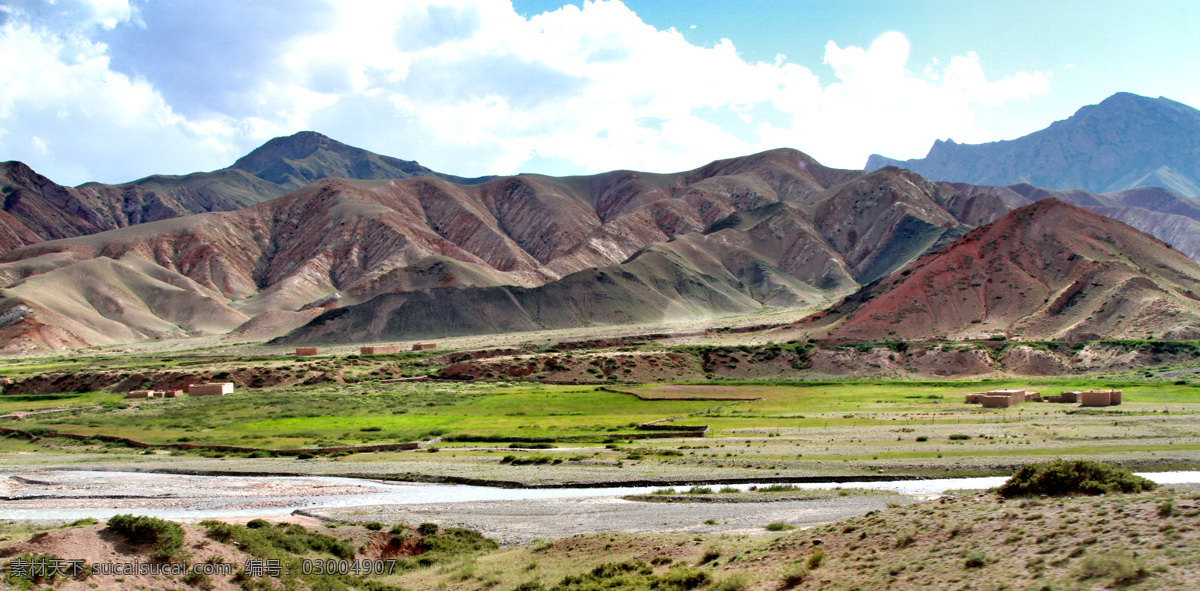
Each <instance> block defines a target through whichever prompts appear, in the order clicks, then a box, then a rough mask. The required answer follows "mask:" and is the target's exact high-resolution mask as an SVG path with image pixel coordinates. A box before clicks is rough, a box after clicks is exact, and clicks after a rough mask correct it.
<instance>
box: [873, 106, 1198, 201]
mask: <svg viewBox="0 0 1200 591" xmlns="http://www.w3.org/2000/svg"><path fill="white" fill-rule="evenodd" d="M885 166H899V167H901V168H907V169H908V170H911V171H913V172H916V173H917V174H919V175H921V176H923V177H926V178H928V179H932V180H937V181H949V182H962V183H970V184H973V185H998V186H1004V185H1015V184H1022V183H1025V184H1030V185H1034V186H1037V187H1045V188H1048V189H1083V190H1086V191H1090V192H1093V193H1109V192H1113V191H1122V190H1125V189H1131V188H1135V187H1145V186H1156V187H1164V188H1167V189H1171V190H1172V191H1175V192H1176V193H1179V194H1181V195H1187V196H1200V111H1198V110H1196V109H1194V108H1192V107H1189V106H1187V105H1184V104H1182V103H1177V102H1175V101H1173V100H1170V99H1167V98H1162V97H1159V98H1156V99H1152V98H1148V97H1144V96H1139V95H1136V94H1131V93H1127V92H1121V93H1117V94H1114V95H1113V96H1111V97H1109V98H1107V99H1105V100H1103V101H1101V102H1100V103H1099V104H1097V105H1088V106H1085V107H1083V108H1081V109H1079V110H1078V111H1077V112H1076V113H1075V114H1074V115H1072V116H1071V117H1069V118H1067V119H1065V120H1063V121H1057V122H1055V123H1053V124H1051V125H1050V126H1049V127H1047V128H1046V129H1043V130H1041V131H1036V132H1034V133H1031V134H1029V135H1026V136H1023V137H1020V138H1017V139H1014V140H1006V141H999V142H991V143H986V144H959V143H955V142H954V140H947V141H941V140H939V141H937V142H934V144H933V147H932V148H930V150H929V154H928V155H927V156H925V157H924V158H919V159H914V160H905V161H899V160H893V159H891V158H885V157H883V156H880V155H878V154H873V155H872V156H871V157H870V158H869V159H868V160H867V165H866V168H867V170H878V169H880V168H883V167H885Z"/></svg>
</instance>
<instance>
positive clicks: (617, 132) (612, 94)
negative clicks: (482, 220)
mask: <svg viewBox="0 0 1200 591" xmlns="http://www.w3.org/2000/svg"><path fill="white" fill-rule="evenodd" d="M1198 26H1200V2H1194V1H1156V2H1149V3H1146V4H1143V5H1139V6H1137V7H1134V6H1133V5H1131V4H1129V3H1128V2H1122V3H1117V2H1097V1H1088V2H1080V1H1059V2H1040V3H1035V2H982V1H979V2H962V1H936V2H935V1H921V0H912V1H904V2H900V1H865V0H863V1H843V2H766V1H756V0H749V1H743V2H718V1H715V0H699V1H691V2H650V1H643V0H627V1H625V2H619V1H615V0H614V1H598V2H575V3H571V4H567V3H563V2H561V1H560V2H550V1H546V0H515V1H514V2H508V1H506V0H403V1H399V2H397V1H392V0H375V1H371V0H360V1H353V2H336V3H333V2H328V1H325V0H294V1H290V2H254V1H236V2H235V1H229V0H211V1H208V2H202V3H201V2H143V1H134V2H132V3H131V2H129V1H128V0H57V1H56V2H53V3H50V2H46V1H45V0H19V1H14V2H0V55H3V56H5V59H3V60H0V160H22V161H24V162H26V163H28V164H30V165H31V166H33V167H34V169H35V170H38V171H39V172H42V173H43V174H45V175H47V176H49V177H50V178H51V179H53V180H55V181H58V182H61V183H66V184H77V183H82V182H84V181H88V180H99V181H104V182H122V181H129V180H133V179H136V178H140V177H142V176H146V175H148V174H152V173H169V174H181V173H187V172H192V171H196V170H212V169H216V168H221V167H224V166H228V165H229V164H231V163H232V162H233V161H234V160H235V159H237V158H238V157H239V156H241V155H244V154H245V153H247V152H248V151H250V150H251V149H253V148H254V147H256V146H258V145H260V144H262V143H263V142H265V141H266V140H268V139H270V138H271V137H275V136H279V135H287V134H291V133H294V132H296V131H300V130H305V129H311V130H315V131H318V132H321V133H324V134H326V135H329V136H331V137H333V138H335V139H338V140H341V141H344V142H346V143H349V144H352V145H357V146H361V147H363V148H367V149H370V150H373V151H376V152H380V153H383V154H387V155H391V156H396V157H400V158H406V159H414V160H418V161H420V162H421V163H422V164H425V165H426V166H430V167H431V168H434V169H435V170H441V171H445V172H450V173H454V174H461V175H480V174H508V173H514V172H542V173H548V174H579V173H593V172H600V171H604V170H611V169H616V168H632V169H640V170H650V171H673V170H683V169H688V168H694V167H697V166H700V165H703V164H704V163H706V162H708V161H710V160H712V159H715V158H723V157H729V156H736V155H741V154H747V153H752V152H755V151H759V150H764V149H770V148H775V147H780V146H787V147H793V148H797V149H799V150H802V151H804V152H807V153H809V154H810V155H812V156H814V157H816V158H817V159H818V160H820V161H822V162H824V163H826V164H829V165H832V166H840V167H847V168H854V167H861V166H862V165H863V163H864V162H865V160H866V157H867V156H868V155H869V154H871V153H881V154H884V155H887V156H891V157H897V158H911V157H919V156H923V155H924V154H925V152H926V151H927V150H928V148H929V146H930V144H932V142H933V140H935V139H945V138H953V139H955V140H956V141H960V142H982V141H993V140H998V139H1010V138H1013V137H1018V136H1020V135H1023V134H1026V133H1029V132H1031V131H1035V130H1037V129H1040V128H1043V127H1045V126H1046V125H1048V124H1049V123H1051V122H1052V121H1055V120H1058V119H1062V118H1065V117H1067V116H1069V115H1070V114H1071V113H1073V112H1074V111H1075V110H1076V109H1078V108H1079V107H1081V106H1083V105H1086V104H1093V103H1096V102H1099V101H1100V100H1102V99H1104V98H1105V97H1107V96H1109V95H1111V94H1113V93H1115V92H1119V91H1129V92H1134V93H1138V94H1143V95H1147V96H1166V97H1168V98H1171V99H1174V100H1177V101H1180V102H1183V103H1185V104H1190V105H1192V106H1200V77H1197V76H1195V75H1194V71H1195V65H1194V64H1195V62H1196V60H1197V58H1198V57H1200V35H1196V34H1195V31H1196V30H1197V29H1198Z"/></svg>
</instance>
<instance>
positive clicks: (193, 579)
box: [183, 571, 214, 591]
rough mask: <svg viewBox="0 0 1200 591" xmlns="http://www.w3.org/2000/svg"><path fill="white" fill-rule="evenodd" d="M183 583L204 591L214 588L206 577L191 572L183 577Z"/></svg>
mask: <svg viewBox="0 0 1200 591" xmlns="http://www.w3.org/2000/svg"><path fill="white" fill-rule="evenodd" d="M183 582H184V583H187V584H188V586H190V587H195V588H196V589H204V591H211V590H212V589H213V588H214V586H213V582H212V579H211V578H210V577H209V576H208V575H206V574H204V573H202V572H197V571H192V572H189V573H188V574H186V575H184V576H183Z"/></svg>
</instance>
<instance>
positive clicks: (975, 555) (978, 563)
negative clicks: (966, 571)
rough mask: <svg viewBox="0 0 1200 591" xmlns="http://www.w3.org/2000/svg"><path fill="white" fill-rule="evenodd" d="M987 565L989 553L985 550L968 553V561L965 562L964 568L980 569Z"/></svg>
mask: <svg viewBox="0 0 1200 591" xmlns="http://www.w3.org/2000/svg"><path fill="white" fill-rule="evenodd" d="M985 565H987V553H986V552H984V551H983V550H976V551H974V552H968V553H967V556H966V560H964V561H963V566H965V567H967V568H980V567H982V566H985Z"/></svg>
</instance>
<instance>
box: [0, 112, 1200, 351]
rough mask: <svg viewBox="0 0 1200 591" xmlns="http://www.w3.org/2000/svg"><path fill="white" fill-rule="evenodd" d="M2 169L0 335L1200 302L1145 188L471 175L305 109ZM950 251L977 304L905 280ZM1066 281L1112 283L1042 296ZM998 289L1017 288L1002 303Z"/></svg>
mask: <svg viewBox="0 0 1200 591" xmlns="http://www.w3.org/2000/svg"><path fill="white" fill-rule="evenodd" d="M1139 98H1140V97H1139ZM1106 102H1108V101H1106ZM1097 108H1098V107H1097ZM0 171H3V176H2V178H0V181H2V185H0V187H2V188H3V191H4V193H5V197H6V199H5V207H4V211H2V212H0V352H9V353H15V352H23V351H30V350H38V349H62V348H72V347H83V346H91V345H107V344H115V343H126V342H134V341H139V340H144V339H150V338H173V337H183V336H189V335H203V334H230V335H233V336H236V337H239V338H249V339H268V338H278V340H279V341H280V342H289V343H293V342H294V343H301V342H329V341H340V342H355V341H380V340H409V339H417V338H431V337H441V336H448V335H463V334H486V333H497V332H508V331H520V330H536V329H543V328H563V327H579V326H588V325H597V324H616V323H629V322H659V321H668V320H673V319H689V318H700V317H709V316H713V315H725V314H739V313H747V312H753V311H756V310H759V309H762V308H764V307H804V306H822V307H823V306H828V305H830V304H834V306H833V308H832V309H831V311H830V312H828V313H823V314H818V315H817V316H815V317H814V318H812V319H809V320H808V321H807V322H806V323H803V324H802V325H798V326H797V327H795V328H801V329H803V330H805V331H810V332H811V333H812V334H815V335H823V336H827V337H829V338H834V339H838V340H855V339H860V340H861V339H880V340H886V339H890V338H923V337H930V336H943V335H945V336H970V335H979V334H984V333H988V332H989V331H993V332H1005V333H1009V334H1013V335H1014V336H1015V335H1018V334H1020V335H1030V336H1037V337H1038V338H1043V337H1044V338H1067V339H1078V338H1084V337H1086V336H1089V335H1098V336H1102V337H1106V336H1113V335H1131V334H1137V335H1141V336H1144V335H1142V333H1145V332H1147V331H1149V332H1154V331H1160V332H1169V331H1172V330H1175V329H1180V328H1186V327H1189V326H1196V325H1200V322H1198V321H1197V320H1196V318H1195V317H1194V315H1193V311H1194V310H1192V308H1191V307H1190V306H1191V304H1190V303H1189V302H1192V301H1194V298H1193V297H1192V296H1189V295H1188V294H1192V295H1194V294H1195V293H1196V292H1197V290H1196V289H1194V288H1193V286H1192V284H1191V283H1189V281H1192V280H1193V279H1194V278H1196V277H1200V274H1198V273H1197V270H1196V268H1195V267H1196V266H1195V264H1194V262H1193V261H1188V259H1187V257H1189V256H1190V257H1192V258H1198V257H1200V232H1197V231H1196V230H1198V229H1200V202H1198V200H1196V199H1193V198H1190V197H1185V196H1183V195H1181V194H1179V193H1177V192H1175V191H1171V190H1169V189H1164V188H1161V187H1134V188H1128V189H1121V190H1117V191H1110V192H1107V193H1092V192H1089V191H1086V190H1082V189H1043V188H1038V187H1036V186H1033V185H1030V184H1028V183H1017V184H1013V185H1008V186H999V185H976V184H971V183H964V182H937V181H931V180H927V179H926V178H923V177H922V176H920V175H918V174H917V173H915V172H913V171H911V170H907V169H904V168H899V167H892V166H887V167H883V168H880V169H877V170H872V171H860V170H840V169H833V168H829V167H825V166H823V165H821V164H820V163H819V162H817V161H815V160H813V159H812V158H810V157H808V156H806V155H805V154H803V153H801V152H798V151H795V150H790V149H780V150H772V151H768V152H763V153H759V154H753V155H750V156H744V157H740V158H731V159H727V160H720V161H716V162H712V163H710V164H708V165H705V166H702V167H700V168H697V169H694V170H689V171H683V172H678V173H670V174H656V173H644V172H637V171H612V172H607V173H602V174H596V175H588V176H574V177H549V176H544V175H536V174H521V175H515V176H505V177H482V178H475V179H465V178H459V177H454V176H452V175H446V174H442V173H438V172H435V171H432V170H429V169H427V168H424V167H421V166H420V165H418V164H416V163H415V162H409V161H404V160H399V159H395V158H390V157H386V156H381V155H377V154H373V153H371V152H368V151H365V150H361V149H359V148H354V147H351V146H347V145H345V144H341V143H339V142H336V141H334V140H332V139H330V138H327V137H325V136H322V135H320V134H317V133H313V132H303V133H299V134H295V135H293V136H288V137H283V138H276V139H274V140H271V141H270V142H267V143H266V144H265V145H263V146H262V147H260V148H259V149H257V150H255V151H254V152H252V153H250V154H249V155H247V156H246V157H244V158H242V159H240V160H238V161H237V162H236V163H234V164H233V165H232V166H230V167H228V168H226V169H222V170H219V171H215V172H209V173H195V174H193V175H187V176H184V177H148V178H147V179H142V180H140V181H136V182H134V183H127V184H124V185H100V184H96V183H89V184H85V185H81V186H79V187H73V188H72V187H63V186H59V185H57V184H55V183H53V182H52V181H50V180H49V179H47V178H45V177H42V176H41V175H38V174H37V173H36V172H34V171H32V170H31V169H29V168H28V167H27V166H25V165H23V164H21V163H16V162H10V163H6V164H4V165H3V168H0ZM1069 204H1075V205H1077V206H1079V207H1075V206H1072V205H1069ZM1081 207H1082V208H1086V209H1087V210H1088V211H1084V209H1080V208H1081ZM193 212H196V213H193ZM1063 212H1069V213H1063ZM1097 214H1101V215H1097ZM1103 216H1108V217H1103ZM1109 218H1112V219H1109ZM1098 220H1099V221H1098ZM1116 220H1121V221H1116ZM1122 221H1123V222H1125V223H1121V222H1122ZM1126 224H1128V225H1126ZM1131 226H1132V227H1131ZM996 228H1001V229H999V230H997V229H996ZM1138 229H1141V230H1144V231H1146V232H1148V233H1151V234H1154V235H1155V236H1158V238H1159V239H1155V238H1154V237H1151V236H1146V235H1144V234H1141V233H1140V232H1138ZM989 232H990V233H989ZM995 232H999V233H998V234H996V233H995ZM981 233H982V234H981ZM1076 235H1078V236H1083V237H1086V238H1079V237H1078V236H1076ZM981 236H983V237H984V238H981ZM1073 236H1075V238H1072V237H1073ZM988 237H990V238H988ZM1076 238H1078V239H1076ZM981 241H982V243H986V244H993V246H989V247H987V248H983V249H982V250H981V248H980V247H978V246H971V245H973V244H977V243H981ZM1080 241H1082V242H1080ZM1163 241H1166V242H1170V243H1171V244H1167V243H1166V242H1163ZM995 245H1000V246H995ZM1047 245H1049V246H1047ZM1104 245H1108V246H1104ZM1172 245H1173V247H1174V248H1172ZM1127 248H1128V249H1130V251H1129V252H1130V253H1137V256H1136V257H1135V256H1134V255H1133V254H1130V253H1125V254H1122V252H1123V250H1122V249H1127ZM973 249H974V250H973ZM1022 249H1034V250H1036V251H1037V252H1041V253H1042V258H1039V259H1037V260H1036V261H1032V262H1030V261H1024V259H1023V258H1022V257H1025V256H1026V255H1027V254H1028V253H1026V252H1024V250H1022ZM1106 249H1107V250H1106ZM976 251H979V252H976ZM983 251H986V253H985V254H986V256H985V254H980V253H982V252H983ZM997 252H1000V253H1002V254H996V253H997ZM946 253H954V256H958V257H959V259H961V261H967V258H965V255H962V253H975V254H973V255H972V256H975V259H973V262H970V264H967V263H966V262H960V263H956V264H948V265H943V267H944V269H943V270H941V271H939V272H938V274H937V281H938V282H943V283H947V284H951V283H952V284H953V285H955V286H956V287H955V289H958V287H961V286H960V285H959V283H962V282H963V281H965V282H966V285H967V286H969V287H971V286H972V285H973V284H974V283H976V282H977V278H972V277H967V276H966V275H964V276H963V277H960V278H958V279H954V280H953V281H952V280H951V279H949V277H950V276H951V275H954V273H959V274H970V273H976V274H978V273H979V272H981V269H991V268H993V267H995V269H996V271H995V272H996V273H997V275H996V277H1003V278H1004V279H1005V281H1006V283H1005V284H1004V285H1007V286H1012V285H1018V284H1019V288H1017V289H1015V291H1013V290H1008V291H1005V290H1000V289H998V288H991V287H988V288H984V289H983V290H980V289H976V288H978V287H980V286H973V287H971V289H974V290H975V291H977V292H978V291H982V292H986V293H985V294H984V295H980V296H979V297H980V298H983V301H985V302H987V303H988V305H985V306H983V307H982V308H980V307H978V306H976V307H974V308H973V307H970V306H968V305H967V304H960V303H959V301H958V300H957V299H953V298H951V297H950V296H945V294H940V292H937V293H935V292H930V293H928V294H924V292H921V293H923V294H924V295H922V297H923V298H925V299H926V301H927V303H929V305H933V306H934V307H933V308H931V309H930V310H927V311H926V312H920V311H919V310H917V309H916V308H913V307H912V306H914V305H915V304H912V303H911V302H909V303H904V302H906V301H908V300H904V297H902V295H903V294H910V295H911V294H912V293H918V292H919V289H918V288H917V287H913V286H914V285H916V284H914V283H910V282H909V279H911V278H915V277H923V278H927V279H928V278H929V277H932V275H930V274H929V273H930V271H922V269H926V268H931V265H933V263H931V262H930V261H931V260H932V259H930V257H937V256H944V255H945V254H946ZM1060 255H1061V256H1060ZM1122 256H1124V257H1125V258H1124V259H1121V258H1120V257H1122ZM996 257H1000V258H996ZM1072 257H1075V258H1072ZM1004 260H1008V261H1010V262H1011V263H1012V265H1017V267H1018V268H1016V270H1014V268H1013V267H1012V265H1008V266H1005V265H1004V264H1001V263H1002V262H1003V261H1004ZM1019 260H1020V261H1024V262H1019ZM1080 260H1086V261H1090V264H1092V265H1093V267H1096V268H1090V267H1089V269H1091V270H1089V271H1087V272H1084V271H1079V269H1081V268H1083V267H1082V265H1083V263H1079V262H1078V261H1080ZM1181 260H1182V261H1187V264H1185V263H1182V262H1179V261H1181ZM1121 261H1124V262H1121ZM1156 261H1157V262H1156ZM1118 262H1120V264H1118ZM1018 263H1019V264H1018ZM939 264H940V263H939ZM1164 264H1165V265H1167V266H1170V267H1171V268H1172V269H1174V271H1172V272H1170V273H1168V272H1166V271H1162V270H1160V269H1159V268H1158V266H1162V265H1164ZM1039 265H1040V267H1039ZM1122 265H1124V266H1122ZM1156 265H1158V266H1156ZM1189 265H1191V266H1189ZM1097 266H1098V267H1097ZM1099 267H1103V269H1100V270H1097V269H1099ZM1139 269H1140V270H1141V271H1138V270H1139ZM919 271H920V272H919ZM1139 272H1140V274H1139ZM988 273H990V271H988ZM1088 273H1090V275H1089V274H1088ZM1029 277H1036V278H1037V280H1036V281H1034V283H1037V282H1041V283H1038V284H1037V285H1034V283H1029V282H1030V281H1033V280H1030V279H1028V278H1029ZM1084 277H1089V278H1092V279H1093V280H1092V282H1091V283H1088V282H1087V281H1085V280H1084V279H1083V278H1084ZM989 278H991V279H993V281H994V280H995V278H994V277H991V276H990V275H989ZM912 280H913V281H915V280H916V279H912ZM928 280H929V281H932V279H928ZM1027 283H1028V285H1027ZM1093 283H1094V284H1095V285H1093ZM985 285H990V284H985ZM1038 285H1040V287H1038ZM1072 286H1077V287H1078V289H1076V288H1075V287H1072ZM1101 286H1110V287H1111V286H1118V287H1112V289H1111V290H1110V291H1104V290H1102V289H1101ZM891 287H895V289H898V290H901V291H897V292H894V293H895V294H901V295H888V294H892V293H893V292H892V291H890V288H891ZM997 287H998V286H997ZM925 288H928V285H926V286H925ZM1072 289H1075V290H1076V292H1078V293H1082V294H1084V295H1088V296H1089V297H1091V298H1092V299H1090V300H1089V302H1098V301H1102V300H1104V301H1107V300H1113V301H1120V302H1126V303H1123V304H1121V305H1120V306H1118V307H1120V310H1121V311H1120V312H1116V313H1113V314H1110V313H1109V312H1112V311H1111V310H1108V309H1104V310H1100V309H1091V308H1089V307H1088V306H1079V305H1078V304H1077V299H1073V300H1071V302H1076V303H1072V304H1071V305H1069V306H1068V305H1057V304H1055V302H1058V298H1060V297H1061V296H1062V294H1064V293H1067V291H1070V290H1072ZM1043 292H1045V293H1043ZM1159 292H1161V293H1162V294H1168V295H1167V296H1162V295H1161V294H1160V293H1159ZM939 294H940V295H939ZM1091 294H1097V295H1091ZM959 295H967V294H959ZM1038 296H1041V299H1040V300H1039V299H1038ZM1168 296H1169V297H1168ZM1072 297H1074V296H1072ZM843 298H844V299H843ZM939 298H940V299H939ZM989 298H990V299H989ZM996 298H999V299H1000V300H1002V301H1003V302H1004V305H1005V306H1009V305H1015V304H1012V302H1026V300H1028V305H1025V304H1021V305H1019V306H1017V308H1016V311H1014V312H1012V313H1009V312H1007V311H1000V309H999V308H998V307H997V306H996V305H992V302H991V299H996ZM1181 298H1182V299H1181ZM968 299H969V298H968ZM943 300H944V301H943ZM1035 300H1036V301H1035ZM879 302H889V304H888V305H886V306H885V305H884V304H882V303H879ZM1039 302H1040V303H1039ZM1035 303H1038V304H1039V305H1038V306H1034V305H1033V304H1035ZM1135 304H1136V305H1138V306H1145V309H1146V310H1147V311H1148V312H1146V313H1145V314H1142V313H1140V312H1139V313H1133V312H1132V310H1133V308H1132V307H1131V306H1134V305H1135ZM877 306H884V307H883V308H878V307H877ZM943 306H944V307H943ZM1121 306H1123V307H1121ZM942 310H946V311H949V310H954V313H953V314H952V316H951V320H947V319H946V318H942V317H941V316H937V314H940V311H942ZM1084 310H1087V314H1085V315H1084V316H1082V317H1077V314H1076V312H1078V311H1084ZM935 312H937V314H935ZM889 314H891V316H889ZM921 314H927V315H928V314H935V316H937V318H935V319H933V320H929V319H925V320H919V318H921V317H922V316H921ZM1039 314H1040V316H1039ZM1073 314H1074V315H1073ZM864 315H865V316H864ZM1097 318H1102V319H1104V320H1103V321H1099V320H1096V319H1097ZM881 319H886V320H881ZM960 320H961V321H962V322H965V324H962V322H959V321H960Z"/></svg>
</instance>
